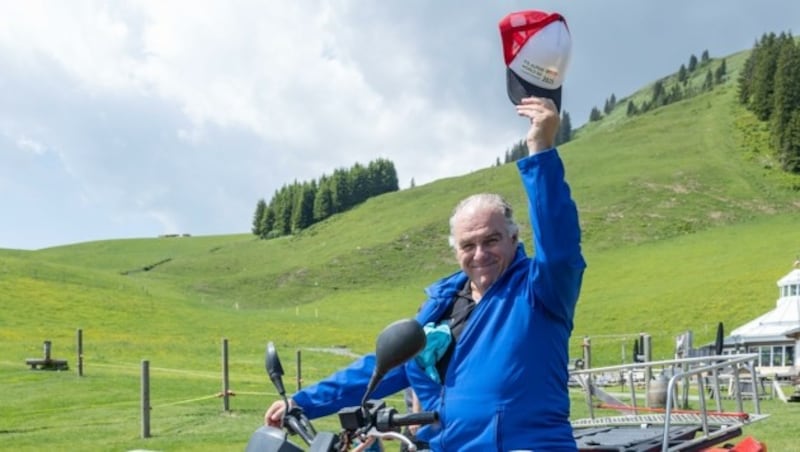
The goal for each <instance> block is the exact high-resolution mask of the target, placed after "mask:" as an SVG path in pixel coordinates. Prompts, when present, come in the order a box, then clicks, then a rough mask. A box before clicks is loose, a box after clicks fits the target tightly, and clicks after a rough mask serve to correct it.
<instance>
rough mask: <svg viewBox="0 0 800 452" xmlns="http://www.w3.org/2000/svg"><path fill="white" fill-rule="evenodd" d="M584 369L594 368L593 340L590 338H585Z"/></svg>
mask: <svg viewBox="0 0 800 452" xmlns="http://www.w3.org/2000/svg"><path fill="white" fill-rule="evenodd" d="M583 368H584V369H591V368H592V340H591V339H589V336H583Z"/></svg>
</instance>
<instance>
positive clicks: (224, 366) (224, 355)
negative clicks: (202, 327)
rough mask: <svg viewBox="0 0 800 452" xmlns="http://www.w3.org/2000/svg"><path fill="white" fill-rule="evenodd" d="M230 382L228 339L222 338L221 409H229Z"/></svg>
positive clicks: (226, 410)
mask: <svg viewBox="0 0 800 452" xmlns="http://www.w3.org/2000/svg"><path fill="white" fill-rule="evenodd" d="M229 393H230V384H229V381H228V339H226V338H222V410H223V411H225V412H228V411H230V408H231V406H230V400H229V399H228V394H229Z"/></svg>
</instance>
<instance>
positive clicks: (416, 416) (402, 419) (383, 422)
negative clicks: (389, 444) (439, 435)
mask: <svg viewBox="0 0 800 452" xmlns="http://www.w3.org/2000/svg"><path fill="white" fill-rule="evenodd" d="M438 421H439V413H437V412H435V411H421V412H418V413H408V414H398V413H397V410H395V409H394V408H383V409H381V410H378V413H377V416H376V419H375V428H376V429H377V430H378V431H379V432H388V431H391V430H394V429H396V428H398V427H405V426H408V425H428V424H433V423H434V422H438Z"/></svg>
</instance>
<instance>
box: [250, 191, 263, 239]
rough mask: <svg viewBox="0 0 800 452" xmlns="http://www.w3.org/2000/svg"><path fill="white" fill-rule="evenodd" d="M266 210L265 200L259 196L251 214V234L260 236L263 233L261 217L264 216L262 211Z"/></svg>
mask: <svg viewBox="0 0 800 452" xmlns="http://www.w3.org/2000/svg"><path fill="white" fill-rule="evenodd" d="M266 210H267V202H266V201H264V198H261V199H259V200H258V202H257V203H256V211H255V213H254V214H253V227H252V228H251V229H250V230H251V231H252V232H253V235H255V236H257V237H261V236H262V235H263V234H264V231H263V230H262V229H261V228H262V223H261V219H262V218H263V217H264V211H266Z"/></svg>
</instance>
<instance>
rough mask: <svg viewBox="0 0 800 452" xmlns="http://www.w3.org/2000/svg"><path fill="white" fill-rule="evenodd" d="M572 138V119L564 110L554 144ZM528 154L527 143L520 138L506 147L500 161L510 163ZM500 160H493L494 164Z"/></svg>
mask: <svg viewBox="0 0 800 452" xmlns="http://www.w3.org/2000/svg"><path fill="white" fill-rule="evenodd" d="M571 139H572V120H570V117H569V113H568V112H567V111H566V110H564V112H563V113H562V114H561V125H560V126H559V127H558V132H556V142H555V145H556V146H559V145H562V144H564V143H566V142H568V141H569V140H571ZM527 156H528V144H527V143H526V141H525V139H524V138H523V139H521V140H519V141H518V142H516V143H514V144H513V145H512V146H511V148H510V149H506V152H505V155H504V159H503V162H502V163H511V162H516V161H517V160H519V159H522V158H525V157H527ZM500 165H501V162H500V159H499V158H498V159H497V161H496V162H495V166H500Z"/></svg>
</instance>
